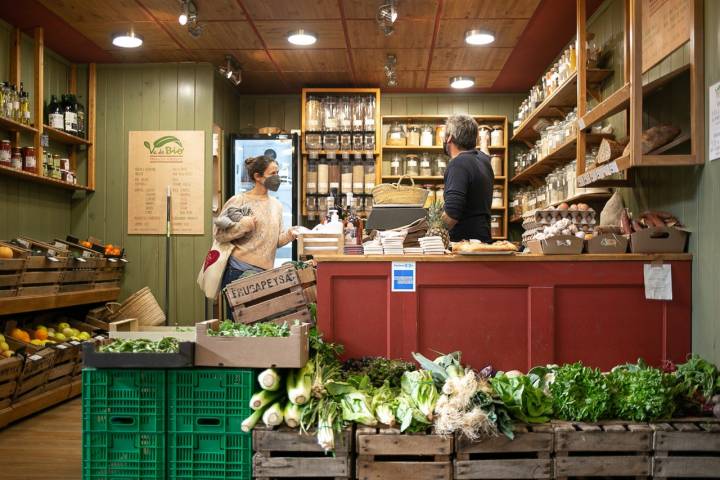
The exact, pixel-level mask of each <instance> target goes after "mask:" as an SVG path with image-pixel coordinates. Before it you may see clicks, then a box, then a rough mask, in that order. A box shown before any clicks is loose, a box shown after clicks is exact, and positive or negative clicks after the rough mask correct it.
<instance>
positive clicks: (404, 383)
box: [400, 370, 440, 420]
mask: <svg viewBox="0 0 720 480" xmlns="http://www.w3.org/2000/svg"><path fill="white" fill-rule="evenodd" d="M400 386H401V388H402V391H403V393H405V394H406V395H408V396H409V397H410V399H411V400H412V401H413V403H414V405H415V407H417V409H418V410H420V411H421V412H422V413H423V415H425V417H426V418H427V419H428V420H432V418H433V411H434V410H435V403H436V402H437V400H438V398H439V397H440V394H439V393H438V391H437V389H436V388H435V383H434V382H433V377H432V374H431V373H430V372H428V371H427V370H416V371H414V372H405V373H404V374H403V376H402V380H401V381H400Z"/></svg>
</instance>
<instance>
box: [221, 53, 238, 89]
mask: <svg viewBox="0 0 720 480" xmlns="http://www.w3.org/2000/svg"><path fill="white" fill-rule="evenodd" d="M218 72H220V75H222V76H223V77H225V78H227V79H228V80H230V81H231V82H232V83H234V84H235V86H237V85H240V82H242V71H241V70H240V64H239V63H238V62H237V60H235V58H233V56H232V55H225V64H224V65H220V66H219V67H218Z"/></svg>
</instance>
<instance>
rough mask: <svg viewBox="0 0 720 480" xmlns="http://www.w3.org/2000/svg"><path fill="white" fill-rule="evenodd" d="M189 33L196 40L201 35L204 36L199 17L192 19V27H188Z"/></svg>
mask: <svg viewBox="0 0 720 480" xmlns="http://www.w3.org/2000/svg"><path fill="white" fill-rule="evenodd" d="M188 32H189V33H190V35H192V36H193V37H194V38H198V37H199V36H200V35H202V32H203V27H202V25H200V24H199V23H198V21H197V17H191V18H190V25H188Z"/></svg>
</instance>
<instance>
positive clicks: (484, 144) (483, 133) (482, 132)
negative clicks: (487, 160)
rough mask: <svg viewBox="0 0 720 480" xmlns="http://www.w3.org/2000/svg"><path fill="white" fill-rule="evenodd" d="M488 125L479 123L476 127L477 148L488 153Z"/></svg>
mask: <svg viewBox="0 0 720 480" xmlns="http://www.w3.org/2000/svg"><path fill="white" fill-rule="evenodd" d="M489 145H490V127H488V126H487V125H481V126H480V127H479V129H478V149H479V150H480V151H482V152H485V153H486V154H487V155H490V150H489V148H488V147H489Z"/></svg>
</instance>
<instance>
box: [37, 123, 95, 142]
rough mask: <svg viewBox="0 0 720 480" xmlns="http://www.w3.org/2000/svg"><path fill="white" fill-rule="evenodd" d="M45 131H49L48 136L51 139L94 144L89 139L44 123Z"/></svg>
mask: <svg viewBox="0 0 720 480" xmlns="http://www.w3.org/2000/svg"><path fill="white" fill-rule="evenodd" d="M43 133H47V136H48V137H50V138H51V139H53V140H55V141H57V142H60V143H65V144H67V145H92V142H90V141H89V140H85V139H84V138H80V137H78V136H76V135H71V134H69V133H67V132H63V131H62V130H58V129H57V128H52V127H51V126H49V125H43Z"/></svg>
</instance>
